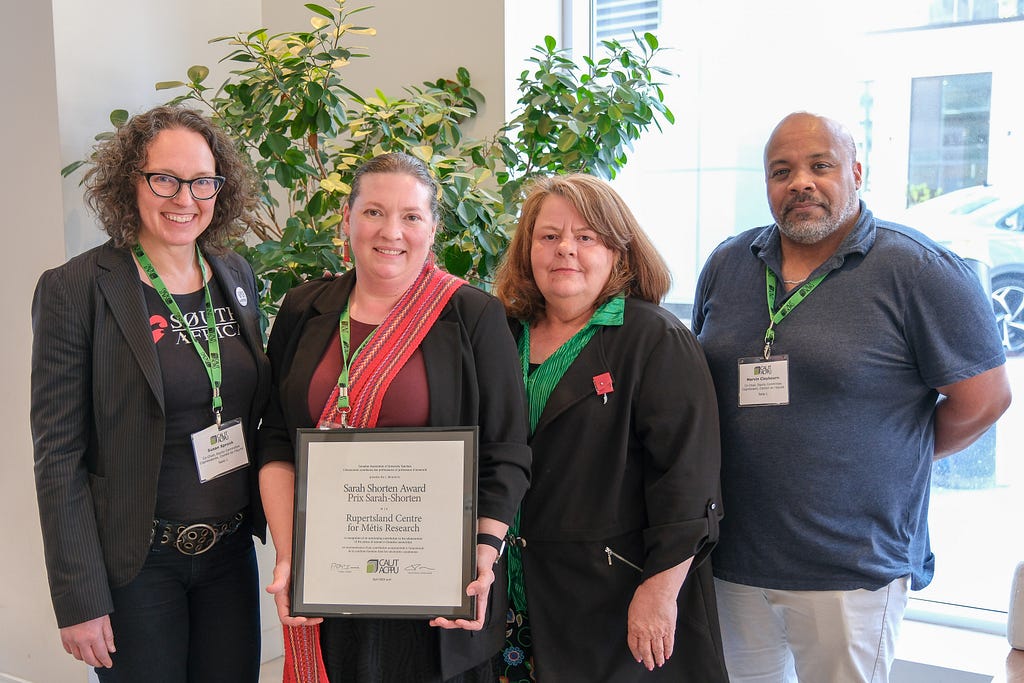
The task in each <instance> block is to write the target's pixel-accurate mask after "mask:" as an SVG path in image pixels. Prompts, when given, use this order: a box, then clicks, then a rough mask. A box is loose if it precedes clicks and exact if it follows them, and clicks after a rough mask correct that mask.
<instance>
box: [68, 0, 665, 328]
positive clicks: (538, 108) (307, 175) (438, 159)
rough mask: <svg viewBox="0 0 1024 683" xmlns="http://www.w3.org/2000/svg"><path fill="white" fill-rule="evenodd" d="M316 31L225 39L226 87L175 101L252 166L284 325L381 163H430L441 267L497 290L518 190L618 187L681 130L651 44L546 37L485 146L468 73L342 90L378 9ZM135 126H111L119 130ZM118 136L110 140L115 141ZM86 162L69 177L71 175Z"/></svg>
mask: <svg viewBox="0 0 1024 683" xmlns="http://www.w3.org/2000/svg"><path fill="white" fill-rule="evenodd" d="M306 7H307V8H308V9H309V10H310V12H312V15H313V16H312V18H311V29H310V30H305V31H294V32H287V33H279V34H275V35H269V34H268V33H267V31H266V30H263V29H260V30H255V31H252V32H248V33H239V34H236V35H234V36H224V37H220V38H214V39H213V40H212V41H211V42H221V43H224V44H226V45H227V46H229V48H230V51H229V53H228V54H227V55H226V56H225V57H224V58H223V60H222V61H229V62H233V63H236V64H237V66H238V68H237V69H235V70H233V71H232V72H231V73H230V76H229V77H228V79H227V80H226V82H224V83H223V84H222V85H221V86H220V87H217V88H214V87H212V86H210V85H208V84H207V78H208V76H209V73H210V72H209V69H208V68H207V67H205V66H193V67H191V68H190V69H189V70H188V72H187V75H186V79H185V80H183V81H165V82H160V83H157V84H156V87H157V89H158V90H182V89H183V90H184V93H182V94H179V95H177V96H175V97H174V98H173V99H172V100H171V101H170V102H171V103H181V102H192V103H195V104H196V105H199V106H200V107H201V108H204V109H206V110H208V111H209V112H210V114H211V115H212V117H213V118H214V119H215V120H217V121H219V122H220V123H221V124H222V125H223V126H224V127H225V128H226V129H227V130H228V132H229V133H230V134H231V136H232V137H233V138H234V139H235V140H236V141H237V142H238V144H239V145H240V146H241V147H242V148H244V149H245V150H246V151H247V152H248V153H249V156H250V157H251V158H252V160H253V164H254V167H255V170H256V173H257V176H258V178H259V182H260V195H261V200H262V201H261V205H260V207H259V211H258V212H257V213H256V214H255V215H253V216H251V217H250V219H249V221H248V227H249V235H248V236H247V239H246V240H245V241H244V242H241V243H239V244H238V245H237V249H238V250H239V251H240V252H241V253H242V254H243V255H244V256H245V257H246V258H247V259H248V260H249V262H250V263H251V264H252V266H253V269H254V271H255V272H256V275H257V277H258V278H260V279H261V281H262V283H263V287H262V297H261V302H260V303H261V307H262V309H263V311H264V313H265V314H266V315H268V316H269V315H273V314H274V313H275V312H276V310H277V306H278V305H279V302H280V300H281V298H282V297H283V296H284V294H285V292H287V291H288V289H290V288H291V287H292V286H294V285H295V284H297V283H298V282H301V281H302V280H304V279H306V278H308V277H311V276H317V275H319V274H320V273H322V272H323V271H324V269H327V270H330V271H332V272H338V271H341V270H344V268H345V264H344V262H343V259H342V258H341V252H340V250H341V246H342V242H341V240H340V239H339V232H338V224H339V223H340V220H341V212H340V208H341V205H342V203H343V201H344V200H345V198H346V196H347V194H348V192H349V183H350V181H351V178H352V174H353V172H354V170H355V169H356V168H357V167H358V166H359V165H360V163H362V161H364V160H365V159H368V158H370V157H372V156H374V155H376V154H379V153H382V152H391V151H402V152H407V153H409V154H412V155H414V156H416V157H418V158H420V159H422V160H423V161H424V162H425V163H426V164H427V165H428V166H429V167H430V169H431V170H432V172H433V173H434V174H435V176H436V177H437V179H438V180H439V182H440V185H441V188H442V196H441V205H442V210H443V225H442V226H441V229H440V230H439V231H438V237H437V254H438V258H439V262H440V264H441V265H442V266H443V267H444V268H445V269H446V270H448V271H449V272H451V273H454V274H456V275H459V276H462V277H466V278H468V279H470V280H472V281H475V282H477V283H483V284H485V285H486V283H487V282H488V280H489V278H490V277H491V275H492V273H493V272H494V269H495V268H496V266H497V264H498V262H499V259H500V257H501V255H502V253H503V251H504V249H505V246H506V245H507V243H508V240H509V236H510V234H509V233H510V229H511V228H512V226H513V225H514V223H515V221H516V217H517V215H518V212H519V206H520V203H521V197H520V190H521V187H522V185H523V183H524V182H525V181H527V180H528V179H529V178H530V177H532V176H534V175H537V174H551V173H562V172H572V171H582V172H589V173H594V174H597V175H599V176H602V177H605V178H613V177H614V176H615V174H616V172H617V171H618V170H619V169H620V168H621V167H622V166H623V165H624V164H625V163H626V159H627V152H628V151H629V150H630V149H631V145H632V141H633V140H635V139H637V138H638V137H639V136H640V135H641V134H642V133H643V132H644V131H645V130H647V129H648V128H649V127H650V126H651V125H655V126H658V127H659V128H660V126H661V121H666V122H668V123H674V118H673V115H672V112H671V111H670V110H669V108H668V107H667V106H666V105H665V103H664V95H663V93H662V90H661V88H660V87H659V83H658V81H657V78H658V77H659V76H661V75H670V72H668V71H667V70H664V69H662V68H660V67H658V66H656V65H655V64H654V61H655V58H656V57H657V55H658V53H659V52H661V50H662V49H663V48H661V47H660V46H659V44H658V41H657V38H656V37H655V36H654V35H652V34H650V33H646V34H644V35H643V36H642V37H640V38H637V40H636V44H635V46H634V47H630V46H626V45H623V44H622V43H620V42H618V41H614V40H611V41H604V42H603V43H602V46H601V49H602V55H603V56H602V57H600V58H597V59H594V58H591V57H585V58H584V59H583V62H584V63H583V65H580V64H577V63H575V62H573V61H572V60H571V59H569V58H568V57H567V56H566V55H565V54H564V52H563V51H561V50H559V49H558V48H557V45H556V42H555V39H554V38H552V37H550V36H548V37H546V38H545V39H544V41H543V44H541V45H538V46H536V47H535V48H534V50H533V55H532V56H531V57H530V59H529V60H528V61H529V63H530V65H531V66H530V68H528V69H526V70H524V71H523V72H522V73H521V74H520V75H519V79H518V89H519V93H520V97H519V99H518V105H519V110H518V112H519V113H518V114H517V115H516V116H515V118H513V119H512V120H511V121H509V122H507V123H506V124H505V125H504V126H502V127H501V129H499V130H498V131H495V133H494V134H493V135H492V136H491V137H489V138H486V139H467V138H465V137H464V135H463V130H462V124H463V123H465V122H466V121H467V120H468V119H471V118H472V117H474V116H475V114H476V111H477V107H478V104H479V103H481V102H482V101H483V96H482V95H481V94H480V93H479V92H478V91H477V90H475V89H474V88H473V86H472V82H471V77H470V73H469V71H468V70H466V69H465V68H460V69H458V71H457V72H456V73H455V74H454V75H453V77H451V78H439V79H437V80H436V81H434V82H429V83H423V84H421V85H420V86H409V87H408V88H406V91H405V93H404V94H403V95H402V96H401V97H388V96H386V95H385V94H383V93H381V92H380V91H377V92H375V93H373V94H361V93H357V92H354V91H353V90H351V89H350V88H348V87H346V86H345V84H344V79H343V78H342V76H343V73H344V70H345V69H346V68H348V67H349V65H350V63H351V61H352V60H354V59H357V58H365V57H368V54H367V53H366V52H365V51H364V48H357V47H353V46H351V45H349V44H348V41H349V40H350V39H351V38H352V37H353V36H361V35H373V34H374V33H375V31H374V29H372V28H370V27H366V26H358V25H355V24H354V23H352V21H350V20H351V18H352V17H353V15H355V14H357V13H359V12H362V11H364V10H366V9H368V8H366V7H358V8H355V9H349V8H347V7H346V0H335V3H334V6H333V7H331V8H328V7H325V6H323V5H318V4H307V5H306ZM127 118H128V113H127V112H126V111H124V110H116V111H115V112H113V113H112V115H111V122H112V123H113V125H114V126H115V127H116V126H119V125H121V124H122V123H123V122H124V121H125V120H127ZM107 135H110V133H105V134H101V135H99V136H97V138H103V137H105V136H107ZM87 163H88V159H85V160H82V161H78V162H75V163H73V164H70V165H69V166H67V167H65V168H64V169H63V170H62V173H63V174H64V175H65V176H66V175H69V174H70V173H72V172H73V171H74V170H75V169H76V168H78V167H79V166H81V165H82V164H87Z"/></svg>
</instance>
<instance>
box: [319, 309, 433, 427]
mask: <svg viewBox="0 0 1024 683" xmlns="http://www.w3.org/2000/svg"><path fill="white" fill-rule="evenodd" d="M375 329H377V326H376V325H369V324H367V323H363V322H359V321H358V320H353V321H352V327H351V339H350V341H349V348H351V349H358V348H359V345H360V344H362V343H363V340H364V339H366V338H367V337H368V336H369V335H370V333H371V332H373V331H374V330H375ZM340 374H341V341H340V340H339V337H338V331H337V330H335V332H334V335H333V336H332V337H331V342H330V343H329V344H328V345H327V351H326V352H325V353H324V355H323V358H321V359H320V362H319V363H318V364H317V366H316V371H315V372H314V373H313V378H312V380H310V383H309V393H308V394H307V396H308V399H307V400H308V403H309V414H310V416H311V417H312V418H313V422H317V421H318V420H319V419H320V415H322V414H323V412H324V404H326V403H327V399H329V398H330V397H331V392H332V391H334V387H336V386H338V375H340ZM429 420H430V392H429V389H428V387H427V366H426V365H425V364H424V363H423V351H422V350H421V349H420V348H418V347H417V349H416V350H415V351H413V354H412V357H411V358H409V361H408V362H407V363H406V364H405V366H404V367H403V368H402V369H401V370H399V371H398V375H397V376H396V377H395V379H394V381H393V382H391V386H390V387H388V390H387V392H386V393H385V394H384V402H383V403H382V404H381V407H380V415H379V417H378V418H377V424H376V426H377V427H424V426H426V425H427V424H428V422H429Z"/></svg>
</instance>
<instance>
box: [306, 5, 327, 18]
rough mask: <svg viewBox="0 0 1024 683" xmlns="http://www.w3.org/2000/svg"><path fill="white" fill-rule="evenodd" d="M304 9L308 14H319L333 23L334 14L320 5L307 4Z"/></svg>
mask: <svg viewBox="0 0 1024 683" xmlns="http://www.w3.org/2000/svg"><path fill="white" fill-rule="evenodd" d="M305 7H306V9H308V10H309V11H310V12H315V13H316V14H319V15H320V16H322V17H327V18H328V19H330V20H331V21H334V13H333V12H331V11H330V10H329V9H327V8H325V7H321V6H320V5H314V4H313V3H309V4H307V5H306V6H305Z"/></svg>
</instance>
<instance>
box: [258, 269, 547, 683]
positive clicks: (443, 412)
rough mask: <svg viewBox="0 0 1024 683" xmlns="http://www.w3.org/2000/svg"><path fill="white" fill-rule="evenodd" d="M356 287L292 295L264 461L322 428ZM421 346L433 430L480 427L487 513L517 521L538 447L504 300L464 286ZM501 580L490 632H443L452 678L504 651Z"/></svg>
mask: <svg viewBox="0 0 1024 683" xmlns="http://www.w3.org/2000/svg"><path fill="white" fill-rule="evenodd" d="M354 282H355V273H354V271H350V272H349V273H347V274H346V275H345V276H343V277H341V278H338V279H335V280H316V281H313V282H309V283H307V284H305V285H302V286H300V287H297V288H295V289H293V290H292V291H290V292H289V293H288V296H287V297H286V298H285V301H284V303H283V305H282V306H281V311H280V313H279V314H278V316H277V319H276V320H275V321H274V329H273V331H272V332H271V335H270V342H269V344H268V345H267V353H268V355H269V356H270V361H271V365H272V366H273V373H274V391H273V392H272V394H271V397H270V404H269V406H268V409H267V412H266V415H265V416H264V418H263V425H262V426H261V427H260V432H259V435H258V437H257V449H256V450H257V458H258V459H259V460H260V463H261V464H265V463H266V462H269V461H273V460H284V461H289V462H292V461H294V445H293V443H292V437H293V435H294V434H295V429H296V428H298V427H312V426H314V418H313V417H312V416H311V415H310V412H309V404H308V399H307V394H308V390H309V382H310V379H311V378H312V376H313V372H314V370H315V369H316V366H317V364H318V363H319V362H320V359H321V358H322V357H323V354H324V352H325V351H326V350H327V345H328V344H329V343H330V342H331V339H332V336H333V334H334V333H335V331H336V330H337V329H338V316H340V315H341V311H342V309H343V307H344V306H345V302H346V301H348V297H349V293H350V292H351V291H352V285H353V284H354ZM420 348H421V349H422V351H423V357H424V363H425V365H426V370H427V383H428V385H429V395H430V426H460V425H479V426H480V468H479V509H478V512H479V515H480V516H481V517H491V518H494V519H498V520H501V521H502V522H505V523H509V522H511V521H512V518H513V517H514V516H515V513H516V510H517V509H518V507H519V501H520V499H521V498H522V496H523V494H524V493H525V492H526V489H527V488H528V486H529V470H530V449H529V448H528V447H527V445H526V432H527V421H526V420H527V418H526V398H525V390H524V388H523V378H522V374H521V372H520V371H519V365H518V362H517V355H516V348H515V344H514V342H513V341H512V335H511V334H509V330H508V325H507V323H506V319H505V312H504V309H503V308H502V306H501V304H500V303H499V302H498V300H497V299H495V298H494V297H492V296H490V295H488V294H485V293H484V292H482V291H480V290H478V289H476V288H474V287H468V286H464V287H460V288H459V289H458V290H456V292H455V294H454V295H453V296H452V298H451V300H450V301H449V302H448V304H446V305H445V307H444V309H442V311H441V316H440V318H438V320H437V322H435V323H434V325H433V326H432V327H431V328H430V331H429V332H427V335H426V337H425V338H424V339H423V342H422V344H421V345H420ZM317 417H319V412H318V413H317ZM495 575H496V580H495V583H494V585H493V587H492V589H491V596H490V600H488V605H487V615H488V616H487V621H486V623H485V625H484V629H483V630H482V631H479V632H469V631H461V630H440V631H439V637H440V640H441V670H442V675H443V677H444V678H445V679H448V678H451V677H452V676H455V675H456V674H458V673H460V672H461V671H465V670H466V669H468V668H470V667H471V666H475V665H477V664H479V663H481V662H483V661H485V660H486V659H487V658H488V657H490V656H491V655H493V654H494V653H495V652H497V651H498V649H499V648H500V647H501V644H502V642H503V640H504V634H505V611H506V609H507V600H508V596H507V591H506V581H507V579H506V573H505V570H504V562H503V561H502V562H500V563H499V565H498V566H497V567H496V568H495Z"/></svg>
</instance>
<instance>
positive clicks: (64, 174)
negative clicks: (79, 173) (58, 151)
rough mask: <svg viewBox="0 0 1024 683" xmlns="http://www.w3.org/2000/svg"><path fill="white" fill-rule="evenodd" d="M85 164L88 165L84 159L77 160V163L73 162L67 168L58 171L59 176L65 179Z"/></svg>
mask: <svg viewBox="0 0 1024 683" xmlns="http://www.w3.org/2000/svg"><path fill="white" fill-rule="evenodd" d="M86 163H88V162H87V161H85V160H84V159H79V160H78V161H73V162H71V163H70V164H68V165H67V166H65V167H64V168H62V169H60V176H61V177H62V178H67V177H68V176H69V175H71V174H72V173H74V172H75V171H76V170H78V168H79V167H81V166H83V165H84V164H86Z"/></svg>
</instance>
